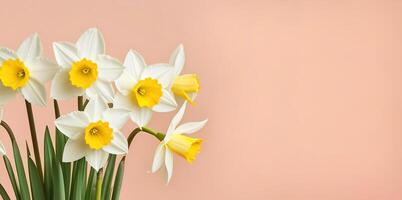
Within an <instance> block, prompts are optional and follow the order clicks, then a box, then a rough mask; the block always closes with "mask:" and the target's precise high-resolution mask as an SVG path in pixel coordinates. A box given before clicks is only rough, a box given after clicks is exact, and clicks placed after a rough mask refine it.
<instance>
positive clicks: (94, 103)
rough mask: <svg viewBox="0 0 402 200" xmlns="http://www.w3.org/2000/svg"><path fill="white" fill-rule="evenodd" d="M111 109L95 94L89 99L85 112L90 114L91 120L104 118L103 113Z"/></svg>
mask: <svg viewBox="0 0 402 200" xmlns="http://www.w3.org/2000/svg"><path fill="white" fill-rule="evenodd" d="M107 109H109V106H108V105H107V104H106V103H105V102H104V101H103V100H102V98H101V97H99V96H94V97H93V98H91V99H90V100H89V103H88V105H87V107H85V113H87V114H88V116H89V117H90V119H91V121H92V122H94V121H98V120H100V119H101V118H102V113H103V112H105V111H106V110H107Z"/></svg>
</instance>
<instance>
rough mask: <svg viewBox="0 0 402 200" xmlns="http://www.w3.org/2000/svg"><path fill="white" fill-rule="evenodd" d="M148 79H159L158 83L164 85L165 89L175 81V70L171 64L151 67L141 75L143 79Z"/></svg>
mask: <svg viewBox="0 0 402 200" xmlns="http://www.w3.org/2000/svg"><path fill="white" fill-rule="evenodd" d="M148 77H151V78H154V79H157V80H158V82H159V83H160V84H162V87H163V88H167V87H169V86H170V85H171V83H172V82H173V81H174V78H175V74H174V68H173V67H172V66H171V65H169V64H163V63H159V64H155V65H150V66H148V67H146V68H145V69H144V71H143V72H142V74H141V79H145V78H148Z"/></svg>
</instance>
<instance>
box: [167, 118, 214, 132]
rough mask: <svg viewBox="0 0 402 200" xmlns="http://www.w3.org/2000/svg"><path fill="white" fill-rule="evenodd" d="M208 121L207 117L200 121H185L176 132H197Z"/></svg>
mask: <svg viewBox="0 0 402 200" xmlns="http://www.w3.org/2000/svg"><path fill="white" fill-rule="evenodd" d="M207 122H208V119H206V120H204V121H200V122H189V123H185V124H182V125H180V126H178V127H177V128H176V130H175V131H174V132H175V133H178V134H191V133H195V132H197V131H199V130H201V129H202V128H203V127H204V126H205V124H206V123H207Z"/></svg>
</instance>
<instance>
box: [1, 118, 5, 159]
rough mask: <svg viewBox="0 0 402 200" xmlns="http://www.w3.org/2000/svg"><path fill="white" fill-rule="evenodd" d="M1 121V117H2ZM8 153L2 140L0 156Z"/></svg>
mask: <svg viewBox="0 0 402 200" xmlns="http://www.w3.org/2000/svg"><path fill="white" fill-rule="evenodd" d="M0 121H1V119H0ZM4 155H6V148H4V146H3V143H1V142H0V156H4Z"/></svg>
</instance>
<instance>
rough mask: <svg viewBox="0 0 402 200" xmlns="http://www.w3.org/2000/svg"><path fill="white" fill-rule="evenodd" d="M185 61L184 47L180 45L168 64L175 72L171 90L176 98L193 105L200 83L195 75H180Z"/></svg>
mask: <svg viewBox="0 0 402 200" xmlns="http://www.w3.org/2000/svg"><path fill="white" fill-rule="evenodd" d="M185 59H186V58H185V54H184V47H183V45H182V44H180V45H179V46H178V47H177V48H176V50H174V51H173V53H172V55H171V56H170V61H169V63H170V64H171V65H172V66H174V70H175V78H174V81H173V84H172V86H171V88H172V92H173V93H174V94H175V95H176V96H178V97H180V98H182V99H184V100H186V101H188V102H190V103H193V102H194V99H195V97H196V96H197V93H198V91H199V90H200V82H199V80H198V77H197V74H183V75H180V73H181V72H182V70H183V67H184V62H185Z"/></svg>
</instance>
